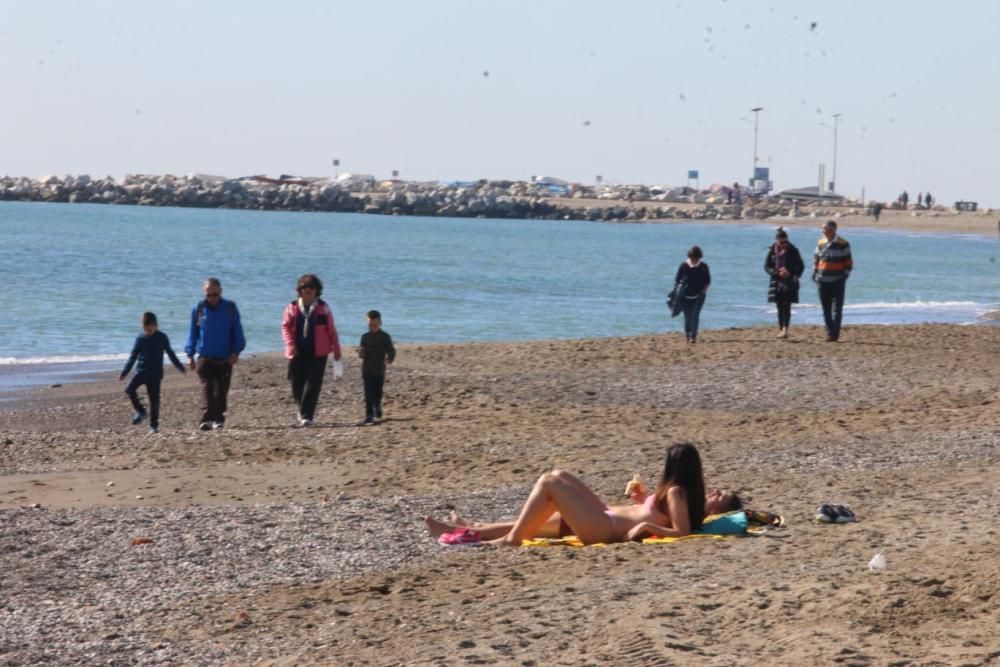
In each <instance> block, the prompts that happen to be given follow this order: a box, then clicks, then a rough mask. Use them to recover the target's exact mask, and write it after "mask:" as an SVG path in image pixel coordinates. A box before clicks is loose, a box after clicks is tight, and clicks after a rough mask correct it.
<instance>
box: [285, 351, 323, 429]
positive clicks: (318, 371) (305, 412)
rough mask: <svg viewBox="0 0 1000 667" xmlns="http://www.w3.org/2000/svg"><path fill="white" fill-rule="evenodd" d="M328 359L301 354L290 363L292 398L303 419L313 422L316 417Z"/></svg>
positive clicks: (289, 373) (289, 376)
mask: <svg viewBox="0 0 1000 667" xmlns="http://www.w3.org/2000/svg"><path fill="white" fill-rule="evenodd" d="M326 360H327V357H313V356H305V355H302V354H299V355H297V356H295V357H294V358H292V359H290V360H289V362H288V380H289V382H291V384H292V398H294V399H295V405H297V406H299V415H300V417H301V418H302V419H308V420H309V421H312V420H313V418H314V417H315V415H316V404H317V403H318V402H319V392H320V390H321V389H322V388H323V374H324V373H325V372H326Z"/></svg>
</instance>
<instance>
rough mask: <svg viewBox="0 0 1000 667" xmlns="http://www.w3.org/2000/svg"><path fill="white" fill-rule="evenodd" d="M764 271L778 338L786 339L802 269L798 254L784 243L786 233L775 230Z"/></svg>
mask: <svg viewBox="0 0 1000 667" xmlns="http://www.w3.org/2000/svg"><path fill="white" fill-rule="evenodd" d="M764 270H765V271H766V272H767V275H769V276H771V282H770V284H769V285H768V288H767V300H768V303H773V304H774V305H775V306H776V307H777V309H778V329H779V333H778V338H788V327H789V326H790V325H791V323H792V304H793V303H798V302H799V278H801V277H802V273H803V272H804V271H805V270H806V265H805V264H804V263H803V262H802V255H801V254H800V253H799V249H798V248H796V247H795V246H794V245H792V243H791V242H790V241H789V240H788V232H786V231H785V230H784V229H783V228H781V227H778V231H777V233H776V234H775V235H774V244H773V245H771V247H770V248H769V249H768V251H767V258H766V259H765V260H764Z"/></svg>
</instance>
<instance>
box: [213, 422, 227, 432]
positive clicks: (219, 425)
mask: <svg viewBox="0 0 1000 667" xmlns="http://www.w3.org/2000/svg"><path fill="white" fill-rule="evenodd" d="M225 425H226V422H212V430H213V431H218V430H219V429H221V428H222V427H223V426H225Z"/></svg>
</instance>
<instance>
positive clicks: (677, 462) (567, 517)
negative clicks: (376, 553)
mask: <svg viewBox="0 0 1000 667" xmlns="http://www.w3.org/2000/svg"><path fill="white" fill-rule="evenodd" d="M629 497H630V498H632V501H633V502H634V503H635V504H634V505H615V506H611V507H609V506H608V505H606V504H605V503H604V501H603V500H601V499H600V497H598V495H597V494H596V493H594V492H593V491H591V490H590V488H589V487H588V486H587V485H586V484H584V483H583V482H582V481H580V479H579V478H577V477H576V476H574V475H572V474H570V473H568V472H565V471H563V470H553V471H552V472H548V473H545V474H544V475H542V476H541V477H539V478H538V481H537V482H535V488H534V489H532V491H531V494H530V495H529V496H528V500H527V501H526V502H525V503H524V507H523V508H522V509H521V514H520V516H518V518H517V520H516V521H514V522H512V523H480V522H472V521H466V520H464V519H462V518H461V517H459V516H457V515H452V521H451V522H450V523H445V522H443V521H438V520H436V519H434V518H432V517H427V519H426V520H425V521H426V522H427V527H428V529H429V530H430V533H431V535H432V536H433V537H439V536H441V535H442V534H444V533H449V532H452V531H455V530H457V529H460V528H472V529H475V530H477V531H479V533H480V536H481V537H482V539H483V540H487V541H490V542H492V543H493V544H502V545H507V546H520V545H521V542H522V541H523V540H526V539H531V538H538V537H565V536H566V535H576V536H577V537H578V538H579V539H580V541H582V542H583V543H584V544H596V543H610V542H624V541H628V540H638V539H641V538H643V537H683V536H684V535H688V534H689V533H691V532H692V531H695V530H698V529H699V528H701V524H702V521H703V520H704V518H705V516H706V515H707V514H718V513H721V512H728V511H731V510H736V509H740V508H741V507H742V506H743V503H742V501H741V500H740V498H739V496H737V495H736V494H735V493H733V492H732V491H721V490H718V489H712V490H710V491H709V492H708V493H707V494H706V493H705V481H704V479H703V478H702V469H701V457H700V456H699V455H698V450H697V448H695V446H694V445H691V444H687V443H684V444H679V445H673V446H672V447H670V449H668V450H667V460H666V463H665V465H664V467H663V478H662V479H661V480H660V484H659V486H658V487H657V488H656V491H654V492H653V493H651V494H650V493H647V492H646V489H644V488H643V487H642V485H641V484H631V485H630V493H629ZM689 498H698V499H701V498H704V499H705V500H704V502H694V503H692V502H689V500H688V499H689Z"/></svg>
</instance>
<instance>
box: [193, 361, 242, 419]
mask: <svg viewBox="0 0 1000 667" xmlns="http://www.w3.org/2000/svg"><path fill="white" fill-rule="evenodd" d="M197 373H198V379H199V380H201V421H202V422H217V423H219V424H222V423H224V422H225V421H226V397H227V396H228V395H229V381H230V379H231V378H232V376H233V367H232V366H231V365H230V364H229V360H228V359H209V358H206V357H200V358H199V359H198V365H197Z"/></svg>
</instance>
